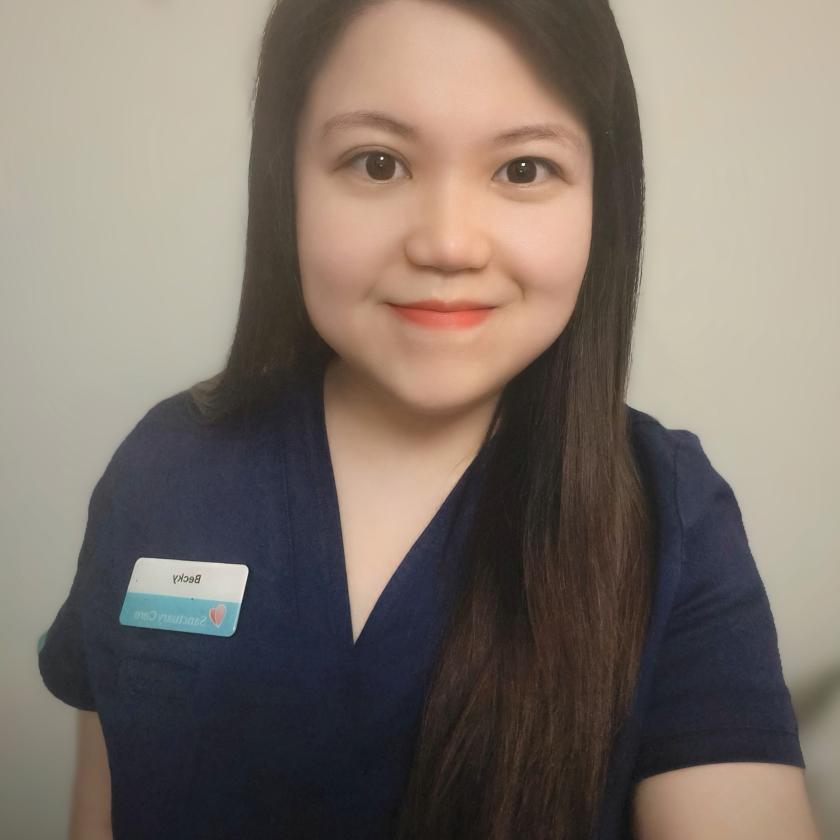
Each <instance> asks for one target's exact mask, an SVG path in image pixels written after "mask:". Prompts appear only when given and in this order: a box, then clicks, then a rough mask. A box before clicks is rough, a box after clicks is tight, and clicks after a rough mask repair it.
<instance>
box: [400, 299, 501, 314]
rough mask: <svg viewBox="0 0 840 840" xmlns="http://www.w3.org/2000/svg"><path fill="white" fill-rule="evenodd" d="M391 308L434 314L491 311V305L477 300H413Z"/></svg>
mask: <svg viewBox="0 0 840 840" xmlns="http://www.w3.org/2000/svg"><path fill="white" fill-rule="evenodd" d="M391 305H392V306H400V307H404V308H406V309H426V310H430V311H434V312H461V311H464V310H470V311H472V310H475V309H493V308H494V307H493V304H490V303H482V302H481V301H477V300H452V301H449V302H447V301H443V300H415V301H411V302H410V303H394V304H391Z"/></svg>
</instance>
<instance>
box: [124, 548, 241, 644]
mask: <svg viewBox="0 0 840 840" xmlns="http://www.w3.org/2000/svg"><path fill="white" fill-rule="evenodd" d="M247 580H248V567H247V566H244V565H242V564H241V563H202V562H199V561H194V560H169V559H166V558H163V557H140V558H138V560H137V562H136V563H135V564H134V571H132V573H131V580H130V581H129V584H128V589H127V591H126V593H125V600H124V601H123V605H122V610H121V611H120V624H125V625H126V626H128V627H148V628H150V629H152V630H175V631H178V632H181V633H203V634H205V635H207V636H232V635H233V633H234V631H235V630H236V624H237V621H238V620H239V608H240V606H241V604H242V597H243V595H244V594H245V582H246V581H247Z"/></svg>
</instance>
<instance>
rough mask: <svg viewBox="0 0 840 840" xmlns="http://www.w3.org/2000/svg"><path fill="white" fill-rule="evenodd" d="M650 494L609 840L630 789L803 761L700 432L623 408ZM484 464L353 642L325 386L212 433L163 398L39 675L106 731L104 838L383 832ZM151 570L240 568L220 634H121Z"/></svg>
mask: <svg viewBox="0 0 840 840" xmlns="http://www.w3.org/2000/svg"><path fill="white" fill-rule="evenodd" d="M627 410H628V414H629V417H630V419H631V429H632V441H633V446H634V451H635V453H636V457H637V459H638V463H639V465H640V468H641V470H642V473H643V477H644V480H645V482H646V483H647V484H648V486H649V487H650V489H651V491H652V493H653V498H654V499H655V501H656V517H657V543H656V552H657V557H656V563H657V573H656V585H655V596H654V603H653V609H652V614H651V618H650V622H649V625H648V631H647V637H646V642H645V647H644V650H643V654H642V661H641V669H640V674H639V679H638V684H637V687H636V694H635V700H634V705H633V711H632V714H631V715H630V716H629V718H628V719H627V721H626V722H625V724H624V726H623V727H622V729H621V731H620V733H619V735H618V737H617V739H616V742H615V745H614V749H613V752H612V755H611V759H610V767H609V772H608V776H607V785H606V793H605V797H604V802H603V806H602V809H601V812H600V822H599V829H598V832H597V837H598V838H599V840H624V838H628V840H629V838H630V837H631V836H632V835H631V832H630V822H629V820H630V803H631V796H632V793H633V786H634V785H635V784H636V782H638V781H639V780H640V779H642V778H645V777H646V776H651V775H654V774H656V773H663V772H665V771H667V770H673V769H678V768H681V767H687V766H690V765H696V764H708V763H714V762H725V761H758V762H777V763H781V764H790V765H796V766H799V767H805V763H804V760H803V756H802V752H801V749H800V744H799V737H798V725H797V720H796V717H795V714H794V711H793V708H792V704H791V699H790V694H789V692H788V689H787V686H786V684H785V681H784V678H783V674H782V666H781V662H780V659H779V651H778V645H777V636H776V629H775V625H774V622H773V617H772V614H771V610H770V605H769V602H768V598H767V594H766V591H765V588H764V586H763V583H762V580H761V578H760V576H759V573H758V571H757V568H756V565H755V562H754V560H753V558H752V555H751V553H750V549H749V546H748V543H747V538H746V535H745V532H744V527H743V523H742V519H741V514H740V510H739V507H738V504H737V502H736V499H735V496H734V495H733V492H732V489H731V488H730V486H729V485H728V484H727V482H726V481H725V480H724V479H723V478H722V477H721V476H720V474H718V473H717V472H716V471H715V469H714V468H713V467H712V465H711V464H710V462H709V460H708V458H707V456H706V455H705V453H704V451H703V449H702V447H701V444H700V441H699V439H698V437H697V436H696V435H695V434H693V433H692V432H689V431H686V430H673V429H667V428H665V427H664V426H663V425H662V424H660V423H659V422H658V421H657V420H656V419H655V418H653V417H651V416H650V415H648V414H645V413H644V412H641V411H638V410H636V409H634V408H632V407H630V406H628V408H627ZM487 452H488V448H487V447H486V446H485V447H484V448H482V450H481V451H480V452H479V453H478V455H477V456H476V457H475V459H474V460H473V461H472V463H471V464H470V466H469V467H468V469H467V470H466V472H464V474H463V475H462V477H461V479H460V480H459V482H458V483H457V485H456V486H455V487H454V489H453V490H452V492H451V493H450V495H449V496H448V497H447V498H446V500H445V502H444V503H443V504H442V505H441V507H440V508H439V509H438V511H437V512H436V514H435V515H434V517H433V518H432V520H431V521H430V522H429V524H428V525H427V527H426V529H425V530H424V531H423V532H422V534H421V535H420V536H419V537H418V539H417V541H416V542H415V543H414V545H413V546H412V548H411V549H410V551H409V552H408V554H407V555H406V556H405V558H404V559H403V560H402V562H401V564H400V565H399V567H398V568H397V570H396V572H395V573H394V575H393V577H392V578H391V579H390V581H389V582H388V584H387V586H386V587H385V589H384V591H383V592H382V594H381V596H380V598H379V600H378V601H377V603H376V605H375V607H374V609H373V611H372V613H371V615H370V617H369V618H368V620H367V622H366V624H365V625H364V627H363V629H362V632H361V635H360V636H359V638H358V640H357V641H356V643H355V644H354V643H353V637H352V626H351V620H350V606H349V600H348V594H347V583H346V577H345V570H344V559H343V553H342V543H341V529H340V518H339V510H338V501H337V496H336V490H335V484H334V479H333V473H332V466H331V461H330V453H329V446H328V442H327V434H326V425H325V421H324V409H323V378H322V376H316V377H314V378H310V379H309V380H301V381H300V382H296V383H290V384H289V385H288V386H287V387H286V390H285V392H284V398H283V399H280V400H278V402H277V405H276V407H273V408H272V409H270V410H265V411H263V412H261V413H260V414H259V415H258V416H255V417H252V418H251V419H249V420H239V421H236V422H234V423H228V424H227V425H225V426H223V427H216V428H210V427H202V426H200V425H199V424H198V423H197V422H196V420H195V419H194V416H193V414H192V413H191V410H190V406H189V398H188V395H187V394H186V392H181V393H178V394H175V395H173V396H171V397H168V398H167V399H164V400H162V401H161V402H159V403H158V404H157V405H155V406H154V407H153V408H152V409H151V410H150V411H149V412H148V413H147V414H146V415H145V416H144V417H143V418H142V419H141V420H140V421H139V422H138V423H137V425H136V426H135V427H134V428H133V429H132V431H131V432H130V433H129V434H128V436H127V437H126V438H125V439H124V440H123V442H122V443H121V444H120V446H119V447H118V448H117V450H116V452H115V453H114V455H113V457H112V458H111V461H110V462H109V464H108V466H107V468H106V469H105V471H104V473H103V475H102V477H101V478H100V479H99V481H98V483H97V484H96V487H95V488H94V490H93V493H92V496H91V500H90V506H89V511H88V521H87V528H86V531H85V536H84V541H83V544H82V547H81V551H80V553H79V557H78V568H77V572H76V575H75V578H74V581H73V585H72V588H71V590H70V593H69V596H68V598H67V600H66V601H65V603H64V604H63V606H62V607H61V609H60V610H59V612H58V614H57V616H56V618H55V620H54V622H53V624H52V626H51V627H50V629H49V631H48V633H47V634H45V637H44V639H43V643H42V647H41V649H40V653H39V664H40V670H41V675H42V677H43V679H44V682H45V684H46V686H47V687H48V688H49V690H50V691H51V692H52V693H53V694H55V695H56V696H57V697H58V698H60V699H61V700H63V701H64V702H66V703H69V704H70V705H72V706H75V707H77V708H79V709H88V710H93V709H95V710H96V711H97V712H98V714H99V717H100V720H101V723H102V729H103V732H104V736H105V742H106V745H107V749H108V759H109V764H110V771H111V793H112V824H113V832H114V837H115V840H128V839H129V838H143V840H146V838H149V837H157V836H165V837H178V838H180V840H186V838H197V839H198V838H201V840H212V838H248V840H250V839H251V838H269V837H271V838H275V837H276V838H281V837H282V838H295V839H296V840H305V839H306V838H348V840H354V839H355V838H365V840H376V839H377V838H386V837H389V836H392V832H391V830H389V825H390V822H389V821H390V820H391V818H392V816H393V814H394V813H395V812H396V809H397V807H398V806H399V802H400V799H401V796H402V793H403V791H404V788H405V784H406V781H407V778H408V772H409V767H410V762H411V756H412V750H413V745H414V743H415V740H416V736H417V731H418V725H419V722H420V714H421V711H422V707H423V699H424V691H425V689H426V687H427V683H428V678H429V675H430V670H431V666H432V663H433V660H434V654H435V651H436V649H437V646H438V644H439V642H440V637H441V633H442V630H443V623H444V618H445V615H446V614H447V613H446V610H447V604H448V603H450V602H447V600H446V593H447V592H448V591H450V590H449V589H448V588H447V585H446V582H447V581H449V580H451V578H449V577H447V575H446V574H444V572H445V570H446V569H453V568H456V564H457V562H458V556H459V553H458V548H459V545H463V543H462V540H463V539H464V538H465V536H466V526H467V524H468V522H469V521H470V517H471V516H472V512H473V510H474V503H475V501H476V492H477V488H478V487H479V486H480V482H481V476H482V467H483V465H484V464H485V463H486V455H487ZM138 557H165V558H175V559H180V560H199V561H209V562H217V563H244V564H245V565H246V566H248V568H249V577H248V581H247V585H246V588H245V596H244V599H243V602H242V608H241V612H240V615H239V623H238V626H237V629H236V632H235V633H234V634H233V636H230V637H217V636H209V635H199V634H194V633H186V632H171V631H166V630H157V629H148V628H137V627H127V626H123V625H121V624H120V623H119V620H118V617H119V614H120V608H121V606H122V602H123V598H124V596H125V591H126V587H127V585H128V582H129V579H130V577H131V572H132V568H133V566H134V562H135V560H137V558H138Z"/></svg>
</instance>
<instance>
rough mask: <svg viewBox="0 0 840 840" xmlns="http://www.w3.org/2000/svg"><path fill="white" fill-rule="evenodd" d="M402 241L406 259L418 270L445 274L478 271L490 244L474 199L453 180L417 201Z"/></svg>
mask: <svg viewBox="0 0 840 840" xmlns="http://www.w3.org/2000/svg"><path fill="white" fill-rule="evenodd" d="M418 204H419V205H420V206H419V207H417V208H414V209H413V210H412V211H410V212H412V213H414V214H415V216H414V218H411V219H410V230H409V233H408V235H407V236H406V240H405V251H406V256H407V257H408V259H409V260H410V261H411V262H413V263H415V264H416V265H418V266H422V267H424V268H434V269H436V270H438V271H444V272H447V273H451V272H455V271H465V270H468V269H480V268H482V267H483V266H485V265H486V264H487V261H488V260H489V258H490V241H489V239H488V237H487V234H486V232H484V231H482V229H481V225H480V220H479V218H478V216H479V215H480V214H479V213H477V212H476V210H475V197H474V196H473V195H472V194H471V193H470V190H469V189H468V188H467V187H466V186H465V185H463V184H458V183H457V182H456V180H455V179H452V180H450V181H446V182H444V183H442V184H440V185H439V186H438V187H437V188H429V190H428V191H427V192H426V193H425V194H424V196H423V197H422V198H421V199H419V201H418Z"/></svg>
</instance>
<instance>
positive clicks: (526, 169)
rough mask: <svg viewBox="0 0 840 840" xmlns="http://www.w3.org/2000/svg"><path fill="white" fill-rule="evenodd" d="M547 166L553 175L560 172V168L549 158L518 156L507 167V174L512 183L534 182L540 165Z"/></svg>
mask: <svg viewBox="0 0 840 840" xmlns="http://www.w3.org/2000/svg"><path fill="white" fill-rule="evenodd" d="M540 164H542V165H543V166H545V167H546V168H547V169H548V170H549V171H550V172H551V173H552V174H553V175H558V174H559V169H558V168H557V167H556V166H555V165H554V164H553V163H552V162H551V161H549V160H544V159H543V158H530V157H524V158H516V160H512V161H511V162H510V163H508V164H507V166H506V167H505V174H506V175H507V176H508V178H510V183H512V184H532V183H534V181H533V177H532V176H534V175H535V173H536V171H537V169H538V168H539V165H540Z"/></svg>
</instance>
